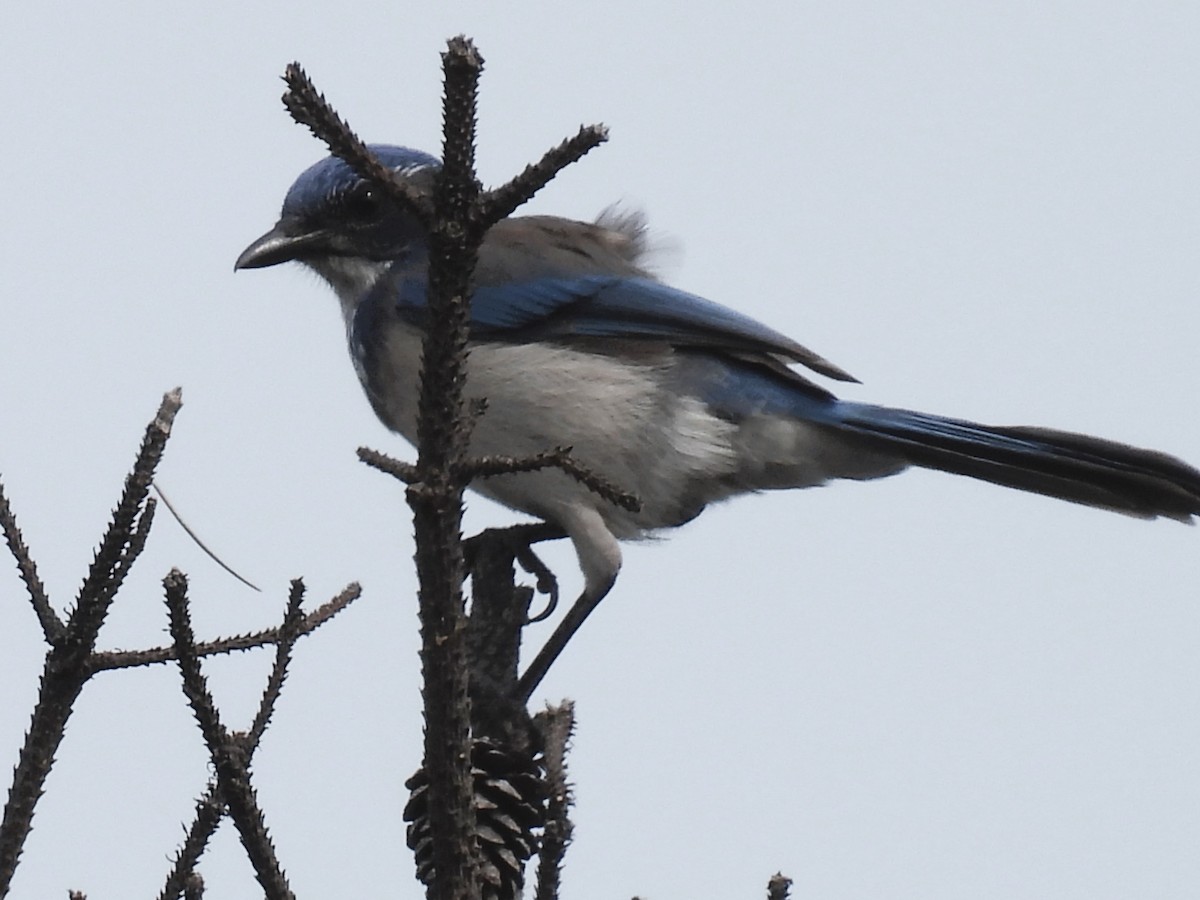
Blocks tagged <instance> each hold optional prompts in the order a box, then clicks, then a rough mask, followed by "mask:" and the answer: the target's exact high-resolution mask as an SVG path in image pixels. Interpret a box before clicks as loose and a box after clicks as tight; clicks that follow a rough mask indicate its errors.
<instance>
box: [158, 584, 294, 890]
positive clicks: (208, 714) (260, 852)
mask: <svg viewBox="0 0 1200 900" xmlns="http://www.w3.org/2000/svg"><path fill="white" fill-rule="evenodd" d="M163 586H164V587H165V588H166V596H167V611H168V613H169V614H170V622H171V638H172V640H174V642H175V648H176V650H177V652H178V654H179V671H180V674H181V676H182V678H183V692H184V694H185V695H186V696H187V698H188V702H189V703H190V704H191V707H192V712H193V714H194V715H195V716H196V722H197V723H198V724H199V726H200V733H201V734H202V735H203V736H204V743H205V744H206V745H207V746H208V752H209V755H210V756H211V757H212V761H213V767H214V768H215V769H216V773H217V784H218V786H219V788H220V792H221V796H222V798H223V799H224V801H225V805H226V807H227V808H228V810H229V818H230V819H232V820H233V824H234V825H235V826H236V828H237V830H238V834H239V836H240V837H241V839H242V847H243V848H245V851H246V856H247V857H249V859H250V864H251V865H252V866H253V867H254V874H255V877H256V878H257V879H258V883H259V885H260V886H261V887H262V889H263V892H264V893H265V895H266V896H267V897H268V898H271V900H285V898H286V900H292V898H293V897H294V895H293V894H292V891H291V888H289V887H288V883H287V878H286V876H285V875H284V873H283V869H282V867H281V866H280V865H279V859H278V857H277V856H276V854H275V847H274V845H273V844H272V843H271V836H270V834H269V833H268V831H267V826H266V822H265V821H264V819H263V814H262V810H261V809H260V808H259V806H258V799H257V797H256V796H255V794H254V788H253V786H252V785H251V784H250V774H249V771H248V768H247V765H248V759H247V751H246V748H245V742H244V741H242V740H239V739H238V738H236V737H235V736H232V735H230V734H229V733H228V732H227V731H226V730H225V727H224V726H223V725H222V724H221V719H220V716H219V714H218V713H217V708H216V704H215V703H214V702H213V698H212V695H211V694H210V693H209V691H208V685H207V683H206V682H205V679H204V675H203V673H202V672H201V671H200V658H199V657H198V656H197V655H196V642H195V638H194V637H193V635H192V625H191V620H190V615H189V612H188V600H187V578H186V577H185V576H184V575H183V573H182V572H180V571H179V570H178V569H175V570H172V571H171V572H170V574H168V575H167V577H166V578H165V579H164V581H163Z"/></svg>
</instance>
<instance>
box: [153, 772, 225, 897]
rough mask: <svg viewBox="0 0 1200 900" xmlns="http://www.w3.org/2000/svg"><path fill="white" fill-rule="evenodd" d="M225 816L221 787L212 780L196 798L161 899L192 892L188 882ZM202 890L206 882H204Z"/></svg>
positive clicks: (193, 876) (193, 875)
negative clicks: (188, 825)
mask: <svg viewBox="0 0 1200 900" xmlns="http://www.w3.org/2000/svg"><path fill="white" fill-rule="evenodd" d="M224 816H225V804H224V803H222V802H221V794H220V790H219V789H218V788H217V784H216V782H213V783H211V784H209V786H208V790H206V791H205V792H204V796H203V797H201V798H200V799H199V800H197V801H196V813H195V815H194V816H193V817H192V825H191V827H190V828H188V832H187V837H185V838H184V841H183V846H182V847H180V848H179V852H178V853H177V854H175V864H174V865H173V866H172V867H171V872H170V874H169V875H167V882H166V884H164V885H163V889H162V891H161V892H160V893H159V895H158V900H178V898H179V897H180V895H183V896H190V895H189V894H188V893H187V892H188V886H189V885H190V884H191V882H192V879H193V878H198V877H199V876H198V875H196V871H195V870H196V864H197V863H198V862H200V857H201V856H202V855H203V854H204V850H205V848H206V847H208V842H209V840H210V839H211V838H212V836H213V835H214V834H215V833H216V831H217V826H218V825H220V824H221V819H222V818H224ZM201 891H203V882H201Z"/></svg>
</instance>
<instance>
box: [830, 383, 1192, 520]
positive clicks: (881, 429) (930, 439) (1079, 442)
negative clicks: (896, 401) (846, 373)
mask: <svg viewBox="0 0 1200 900" xmlns="http://www.w3.org/2000/svg"><path fill="white" fill-rule="evenodd" d="M839 407H840V409H839V412H840V413H841V415H839V416H838V425H837V427H838V430H839V431H842V432H850V433H853V434H855V435H857V436H859V437H861V438H863V439H865V440H866V441H867V442H868V443H870V444H872V445H874V446H876V447H878V448H879V449H882V450H885V451H887V452H890V453H894V454H897V455H899V456H902V457H903V458H904V459H906V460H907V461H908V462H910V463H912V464H913V465H918V466H924V467H925V468H930V469H940V470H942V471H946V472H953V473H955V474H958V475H968V476H970V477H972V478H979V479H982V480H984V481H990V482H993V483H994V484H1000V485H1004V486H1005V487H1012V488H1018V489H1020V490H1023V491H1032V492H1034V493H1037V494H1045V495H1047V496H1050V497H1057V498H1059V499H1062V500H1070V501H1072V502H1074V503H1082V504H1085V505H1087V506H1096V507H1100V508H1102V509H1110V510H1114V511H1116V512H1121V513H1125V514H1127V515H1132V516H1138V517H1141V518H1146V519H1153V518H1156V517H1158V516H1166V517H1168V518H1171V519H1177V520H1179V521H1181V522H1187V523H1191V521H1192V517H1193V516H1200V470H1197V469H1194V468H1192V467H1191V466H1189V465H1188V464H1187V463H1185V462H1183V461H1182V460H1179V459H1176V458H1175V457H1173V456H1169V455H1167V454H1166V453H1159V452H1157V451H1154V450H1143V449H1140V448H1138V447H1130V446H1128V445H1127V444H1120V443H1117V442H1116V441H1106V440H1103V439H1101V438H1095V437H1089V436H1087V435H1082V434H1073V433H1071V432H1067V431H1054V430H1051V429H1048V428H1030V427H992V426H989V425H979V424H976V423H974V422H966V421H961V420H958V419H947V418H943V417H941V416H931V415H927V414H925V413H917V412H910V411H908V410H903V409H889V408H887V407H882V406H869V405H866V404H858V403H846V402H843V403H840V404H839Z"/></svg>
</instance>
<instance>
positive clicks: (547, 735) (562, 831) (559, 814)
mask: <svg viewBox="0 0 1200 900" xmlns="http://www.w3.org/2000/svg"><path fill="white" fill-rule="evenodd" d="M535 721H536V722H537V724H538V726H539V727H540V729H541V732H542V739H543V740H544V741H545V749H544V750H543V755H544V758H545V761H546V787H547V792H548V796H549V803H548V804H547V809H546V827H545V829H544V831H543V832H542V845H541V848H540V849H539V850H538V873H537V893H536V894H535V895H534V897H535V900H558V888H559V882H560V881H561V877H562V864H563V858H564V857H565V856H566V853H567V847H568V846H569V845H570V843H571V838H572V835H573V834H574V831H575V826H574V825H572V824H571V818H570V812H571V806H572V805H573V803H574V796H573V794H572V791H571V783H570V781H568V780H567V750H568V749H569V747H570V743H571V735H572V734H574V732H575V704H574V703H572V702H571V701H569V700H568V701H566V702H564V703H562V704H561V705H560V706H554V707H549V708H547V709H546V710H545V711H543V712H540V713H538V715H537V718H536V720H535Z"/></svg>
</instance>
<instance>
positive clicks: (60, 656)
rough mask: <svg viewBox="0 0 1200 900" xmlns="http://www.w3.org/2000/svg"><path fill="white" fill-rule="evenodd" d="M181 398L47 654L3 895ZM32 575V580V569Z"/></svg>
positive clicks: (136, 471)
mask: <svg viewBox="0 0 1200 900" xmlns="http://www.w3.org/2000/svg"><path fill="white" fill-rule="evenodd" d="M180 404H181V400H180V393H179V390H178V389H176V390H174V391H171V392H170V393H168V394H167V395H166V396H164V397H163V401H162V404H161V405H160V406H159V408H158V412H157V414H156V415H155V418H154V421H152V422H151V423H150V425H149V426H147V428H146V434H145V437H144V438H143V440H142V446H141V450H140V452H139V453H138V457H137V461H136V462H135V464H134V468H133V471H132V472H131V473H130V474H129V476H128V477H127V478H126V479H125V489H124V491H123V493H122V495H121V499H120V502H119V503H118V504H117V508H116V511H115V512H114V513H113V518H112V522H111V523H110V525H109V527H108V529H107V531H106V532H105V535H104V538H103V539H102V540H101V543H100V548H99V549H98V550H97V552H96V556H95V559H94V560H93V562H92V565H91V568H90V569H89V571H88V575H87V578H86V579H85V580H84V582H83V586H82V587H81V588H80V591H79V596H78V599H77V602H76V605H75V609H74V611H73V612H72V613H71V615H70V617H69V618H68V620H67V622H66V625H65V627H63V629H62V632H61V634H60V635H59V636H58V638H57V639H56V640H54V641H53V643H52V644H51V647H50V650H49V652H48V653H47V654H46V661H45V666H44V668H43V670H42V677H41V682H40V685H39V692H38V700H37V704H36V705H35V706H34V710H33V717H32V720H31V722H30V726H29V731H28V732H27V733H26V735H25V744H24V746H23V747H22V748H21V755H20V757H19V758H18V760H17V765H16V768H15V769H14V770H13V780H12V786H11V787H10V788H9V792H8V801H7V803H5V806H4V817H3V820H0V897H3V896H4V895H6V894H7V893H8V890H9V886H10V885H11V883H12V877H13V874H14V873H15V871H16V867H17V862H18V860H19V859H20V855H21V849H22V847H23V846H24V844H25V839H26V838H27V837H28V835H29V831H30V829H31V828H32V826H33V812H34V808H35V807H36V805H37V801H38V799H39V798H40V797H41V796H42V793H43V791H44V789H45V783H46V777H47V776H48V775H49V773H50V768H51V766H52V765H53V764H54V756H55V753H56V752H57V751H58V747H59V745H60V744H61V743H62V739H63V734H64V733H65V731H66V727H67V720H68V719H69V718H70V716H71V711H72V709H73V708H74V705H75V701H76V699H77V698H78V697H79V693H80V691H82V690H83V685H84V684H85V683H86V682H87V680H88V678H90V677H91V675H92V673H93V672H94V671H95V669H94V668H93V666H92V657H91V652H92V648H93V647H95V645H96V636H97V634H98V632H99V630H100V626H101V625H102V624H103V623H104V617H105V615H106V614H107V612H108V608H109V605H110V604H111V603H112V600H113V597H114V596H115V595H116V592H117V589H118V588H119V587H120V586H121V583H122V581H123V580H124V578H125V575H126V574H127V573H128V571H129V568H130V566H132V565H133V562H134V560H136V559H137V557H138V555H139V554H140V553H141V551H142V548H143V547H144V546H145V542H146V536H147V534H148V533H149V528H150V525H151V523H152V521H153V514H154V507H153V504H149V503H147V499H148V497H147V495H148V492H149V486H150V480H151V479H152V478H153V477H154V469H155V467H156V466H157V465H158V463H159V460H161V459H162V454H163V451H164V449H165V448H166V443H167V439H168V438H169V437H170V434H171V424H172V422H173V421H174V419H175V414H176V413H177V412H178V411H179V407H180ZM10 517H11V516H10ZM14 527H15V526H14ZM6 533H7V532H6ZM18 537H19V536H18ZM11 545H12V544H11V538H10V547H11ZM33 577H34V579H35V583H36V574H35V575H34V576H33ZM28 583H29V582H27V584H28ZM42 593H43V594H44V591H43V592H42ZM44 615H45V612H44V611H43V612H42V613H39V618H41V617H43V616H44ZM43 627H46V625H45V621H43Z"/></svg>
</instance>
